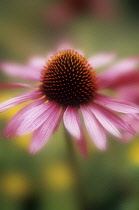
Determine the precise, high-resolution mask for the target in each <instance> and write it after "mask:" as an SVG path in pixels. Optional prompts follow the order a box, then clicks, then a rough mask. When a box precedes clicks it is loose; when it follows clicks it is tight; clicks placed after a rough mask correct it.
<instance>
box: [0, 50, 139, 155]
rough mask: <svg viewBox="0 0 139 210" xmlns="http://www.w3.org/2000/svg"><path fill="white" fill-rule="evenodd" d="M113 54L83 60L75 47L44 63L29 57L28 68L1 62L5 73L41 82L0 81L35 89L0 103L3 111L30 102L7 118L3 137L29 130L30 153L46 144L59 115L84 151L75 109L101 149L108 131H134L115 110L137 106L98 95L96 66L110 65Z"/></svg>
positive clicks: (128, 110) (132, 110)
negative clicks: (31, 134)
mask: <svg viewBox="0 0 139 210" xmlns="http://www.w3.org/2000/svg"><path fill="white" fill-rule="evenodd" d="M113 58H114V55H113V54H99V55H96V56H94V57H92V58H90V59H88V60H86V59H85V58H84V55H83V54H81V53H80V52H78V51H77V50H71V49H63V50H60V51H58V52H57V53H55V54H52V55H51V56H50V57H49V58H48V59H47V60H46V62H45V63H44V62H42V59H33V60H31V61H30V62H29V64H28V65H27V66H18V65H16V64H10V63H2V69H3V71H4V72H7V73H8V74H11V75H14V76H16V75H17V76H18V77H22V78H23V77H24V78H26V79H28V80H31V81H36V82H39V84H37V85H36V86H34V85H27V84H22V83H18V84H17V83H15V84H1V85H0V87H1V88H3V89H5V88H6V87H8V88H32V89H33V90H31V91H28V92H25V93H22V94H20V95H18V96H16V97H14V98H12V99H9V100H8V101H5V102H3V103H1V104H0V111H1V112H2V111H5V110H7V109H9V108H11V107H13V106H16V105H18V104H20V103H23V102H25V101H30V100H33V102H31V103H30V104H28V105H27V106H25V107H24V108H23V109H21V110H20V111H19V112H18V113H17V114H16V115H15V116H14V117H13V118H12V119H11V120H10V122H9V123H8V125H7V126H6V128H5V130H4V135H5V136H7V137H13V136H15V135H19V136H20V135H24V134H27V133H30V132H33V136H32V141H31V146H30V151H31V152H32V153H34V152H37V151H38V150H39V149H41V148H42V147H43V146H44V145H45V144H46V142H47V141H48V139H49V137H50V136H51V135H52V134H53V133H54V132H55V131H56V129H57V127H58V126H59V123H60V121H61V120H62V119H63V122H64V125H65V127H66V129H67V130H68V131H69V133H70V134H71V135H72V136H73V137H74V138H75V140H76V142H77V145H78V147H79V149H80V151H81V152H82V153H83V154H84V155H86V153H87V149H86V142H85V137H84V133H83V130H82V125H81V120H80V114H79V109H80V110H81V114H82V116H83V119H84V123H85V126H86V129H87V131H88V133H89V135H90V137H91V139H92V140H93V141H94V143H95V144H96V146H97V147H98V148H99V149H101V150H103V149H105V148H106V132H105V131H106V130H107V131H109V132H110V133H111V134H113V135H114V136H116V137H118V138H120V139H123V137H122V134H121V133H120V131H119V130H124V131H126V132H129V133H131V134H134V133H135V132H134V130H133V128H132V127H131V126H130V124H129V123H127V122H126V121H124V120H123V119H122V118H120V117H119V116H118V115H117V114H116V112H121V113H138V112H139V108H138V107H137V106H135V105H134V104H132V103H130V102H127V101H122V100H117V99H115V98H111V97H109V96H105V95H103V94H100V93H99V91H100V90H101V78H99V76H96V75H95V72H94V68H96V67H99V66H101V65H104V64H107V63H109V62H110V61H112V59H113ZM108 83H109V80H108ZM6 85H7V86H6Z"/></svg>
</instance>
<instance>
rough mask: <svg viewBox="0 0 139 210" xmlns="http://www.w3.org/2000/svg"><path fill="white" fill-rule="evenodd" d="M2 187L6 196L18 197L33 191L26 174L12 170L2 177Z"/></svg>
mask: <svg viewBox="0 0 139 210" xmlns="http://www.w3.org/2000/svg"><path fill="white" fill-rule="evenodd" d="M1 189H2V191H3V193H4V194H5V195H6V196H9V197H11V198H15V199H18V198H21V197H23V196H26V195H27V194H29V193H30V192H31V184H30V183H29V180H28V178H27V177H26V176H25V175H24V174H21V173H17V172H12V173H8V174H5V175H4V176H3V177H2V178H1Z"/></svg>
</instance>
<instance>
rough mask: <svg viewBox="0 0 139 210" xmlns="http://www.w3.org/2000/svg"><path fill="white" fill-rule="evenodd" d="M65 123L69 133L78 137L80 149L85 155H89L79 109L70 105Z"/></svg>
mask: <svg viewBox="0 0 139 210" xmlns="http://www.w3.org/2000/svg"><path fill="white" fill-rule="evenodd" d="M63 120H64V124H65V127H66V129H67V130H68V131H69V133H70V134H71V135H72V136H73V137H74V138H75V139H76V143H77V145H78V148H79V150H80V151H81V153H82V154H83V155H84V156H87V147H86V142H85V138H84V133H83V131H82V126H81V122H80V117H79V114H78V109H77V108H73V107H68V108H67V109H66V111H65V112H64V116H63Z"/></svg>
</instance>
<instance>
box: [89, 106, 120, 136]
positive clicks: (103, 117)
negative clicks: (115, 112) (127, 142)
mask: <svg viewBox="0 0 139 210" xmlns="http://www.w3.org/2000/svg"><path fill="white" fill-rule="evenodd" d="M89 108H90V109H91V111H92V112H93V114H94V115H95V117H96V118H97V119H98V121H99V122H100V124H101V125H102V126H103V127H104V128H105V129H106V130H108V131H109V132H110V133H111V134H113V135H114V136H116V137H118V138H121V137H122V136H121V134H120V132H119V131H118V129H117V128H116V126H115V125H114V123H113V118H112V117H111V112H109V111H107V110H105V109H103V108H102V107H100V106H99V105H97V104H95V103H94V104H91V105H90V106H89Z"/></svg>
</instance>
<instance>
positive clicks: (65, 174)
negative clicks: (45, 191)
mask: <svg viewBox="0 0 139 210" xmlns="http://www.w3.org/2000/svg"><path fill="white" fill-rule="evenodd" d="M43 180H44V183H45V184H46V186H47V187H48V188H49V189H50V190H54V191H55V190H56V191H59V190H66V189H69V188H72V187H73V186H74V184H75V176H74V172H73V171H72V170H71V168H70V167H69V166H68V165H65V164H63V163H55V164H53V165H51V166H49V167H48V168H47V169H45V171H44V174H43Z"/></svg>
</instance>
